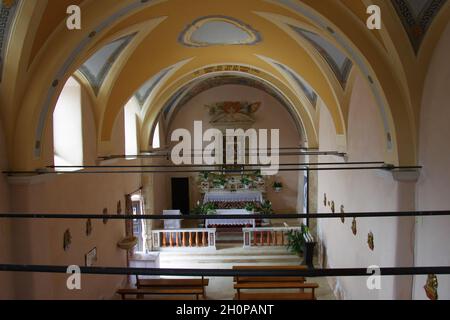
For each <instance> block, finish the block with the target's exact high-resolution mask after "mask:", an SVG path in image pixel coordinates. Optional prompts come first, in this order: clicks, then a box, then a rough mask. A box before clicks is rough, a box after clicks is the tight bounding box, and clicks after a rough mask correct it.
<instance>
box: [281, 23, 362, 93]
mask: <svg viewBox="0 0 450 320" xmlns="http://www.w3.org/2000/svg"><path fill="white" fill-rule="evenodd" d="M290 27H291V28H292V30H294V31H295V32H296V33H297V34H298V35H300V36H301V37H302V38H304V39H306V40H307V41H308V42H309V43H311V45H312V46H313V47H314V48H315V49H316V50H317V51H318V52H319V54H320V55H321V56H322V57H323V58H324V59H325V61H326V62H327V64H328V65H329V66H330V68H331V70H333V73H334V74H335V76H336V78H337V79H338V81H339V83H340V84H341V86H342V88H344V89H345V86H346V84H347V79H348V75H349V74H350V70H351V69H352V66H353V63H352V62H351V60H350V59H349V58H347V56H346V55H345V54H344V53H343V52H342V51H341V50H340V49H338V48H337V47H336V46H335V45H333V44H332V43H331V42H329V41H328V40H326V39H325V38H323V37H322V36H320V35H318V34H317V33H314V32H311V31H308V30H305V29H302V28H299V27H296V26H292V25H290Z"/></svg>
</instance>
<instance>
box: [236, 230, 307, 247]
mask: <svg viewBox="0 0 450 320" xmlns="http://www.w3.org/2000/svg"><path fill="white" fill-rule="evenodd" d="M290 231H301V227H265V228H243V229H242V232H243V235H244V248H251V247H261V246H274V247H277V246H286V245H287V244H288V239H287V234H288V233H289V232H290Z"/></svg>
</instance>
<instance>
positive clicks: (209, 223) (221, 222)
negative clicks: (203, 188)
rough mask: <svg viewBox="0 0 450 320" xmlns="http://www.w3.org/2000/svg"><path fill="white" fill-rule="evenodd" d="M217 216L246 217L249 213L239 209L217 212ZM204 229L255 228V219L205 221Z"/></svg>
mask: <svg viewBox="0 0 450 320" xmlns="http://www.w3.org/2000/svg"><path fill="white" fill-rule="evenodd" d="M216 214H217V215H224V216H226V215H241V214H242V215H248V214H250V212H248V211H247V210H241V209H223V210H217V213H216ZM205 226H206V228H209V227H210V226H252V227H253V228H254V227H255V219H227V218H224V219H206V221H205Z"/></svg>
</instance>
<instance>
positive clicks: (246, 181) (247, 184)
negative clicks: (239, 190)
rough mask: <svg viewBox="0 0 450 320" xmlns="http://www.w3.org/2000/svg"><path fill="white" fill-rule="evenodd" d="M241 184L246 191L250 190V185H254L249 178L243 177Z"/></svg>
mask: <svg viewBox="0 0 450 320" xmlns="http://www.w3.org/2000/svg"><path fill="white" fill-rule="evenodd" d="M241 183H242V185H243V186H244V188H245V189H249V188H250V185H251V184H252V180H251V179H250V178H249V177H248V176H243V177H242V178H241Z"/></svg>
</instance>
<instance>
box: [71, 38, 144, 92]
mask: <svg viewBox="0 0 450 320" xmlns="http://www.w3.org/2000/svg"><path fill="white" fill-rule="evenodd" d="M135 35H136V33H134V34H130V35H127V36H125V37H122V38H119V39H117V40H115V41H113V42H111V43H109V44H107V45H105V46H104V47H103V48H101V49H100V50H98V51H97V52H96V53H94V54H93V55H92V56H91V57H90V58H89V59H88V60H87V61H86V62H85V63H84V64H83V65H82V66H81V67H80V69H79V71H80V72H81V73H82V74H83V75H84V76H85V77H86V79H87V80H88V81H89V83H90V85H91V87H92V89H93V90H94V92H95V94H96V95H97V94H98V92H99V91H100V88H101V86H102V85H103V82H104V81H105V78H106V76H107V75H108V73H109V71H110V70H111V68H112V66H113V65H114V63H115V62H116V60H117V58H118V57H119V56H120V54H121V53H122V52H123V50H124V49H125V48H126V47H127V46H128V44H129V43H130V42H131V40H132V39H133V38H134V36H135Z"/></svg>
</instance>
